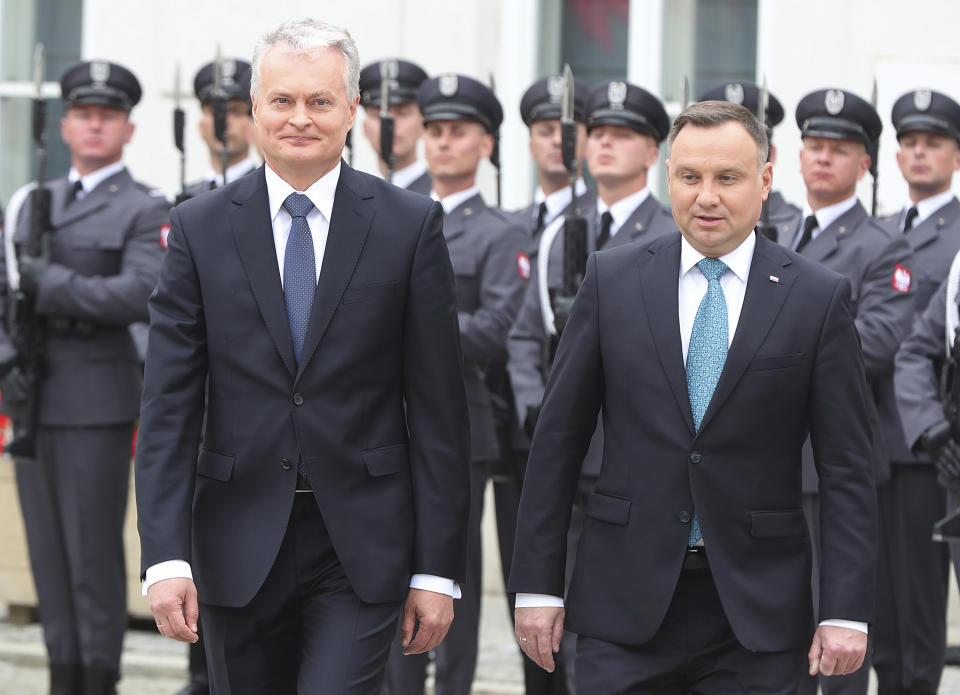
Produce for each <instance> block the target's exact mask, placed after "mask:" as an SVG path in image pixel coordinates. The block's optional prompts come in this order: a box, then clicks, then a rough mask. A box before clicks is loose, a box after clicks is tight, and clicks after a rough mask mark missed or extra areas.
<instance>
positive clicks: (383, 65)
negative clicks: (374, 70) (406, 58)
mask: <svg viewBox="0 0 960 695" xmlns="http://www.w3.org/2000/svg"><path fill="white" fill-rule="evenodd" d="M399 74H400V63H398V62H397V61H396V60H381V61H380V77H381V79H387V80H395V79H397V76H398V75H399Z"/></svg>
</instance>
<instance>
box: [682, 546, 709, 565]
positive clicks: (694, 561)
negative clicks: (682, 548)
mask: <svg viewBox="0 0 960 695" xmlns="http://www.w3.org/2000/svg"><path fill="white" fill-rule="evenodd" d="M709 566H710V563H709V562H708V561H707V551H706V549H705V548H704V547H703V546H702V545H694V546H690V547H688V548H687V552H686V553H685V554H684V556H683V569H684V570H685V571H688V570H705V569H707V568H708V567H709Z"/></svg>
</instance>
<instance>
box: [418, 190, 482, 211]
mask: <svg viewBox="0 0 960 695" xmlns="http://www.w3.org/2000/svg"><path fill="white" fill-rule="evenodd" d="M475 195H480V189H479V188H477V187H476V186H470V188H467V189H466V190H463V191H457V192H456V193H451V194H450V195H448V196H447V197H446V198H440V197H438V196H437V192H436V191H430V197H431V198H433V199H434V200H436V201H438V202H439V203H440V205H441V206H443V214H444V215H449V214H450V213H451V212H453V211H454V210H456V209H457V208H458V207H460V206H461V205H462V204H463V203H465V202H467V201H468V200H470V199H471V198H472V197H473V196H475Z"/></svg>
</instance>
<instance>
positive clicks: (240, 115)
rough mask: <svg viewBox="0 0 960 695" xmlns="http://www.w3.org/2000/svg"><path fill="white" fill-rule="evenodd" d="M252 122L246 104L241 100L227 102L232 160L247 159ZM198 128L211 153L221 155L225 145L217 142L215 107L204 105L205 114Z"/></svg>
mask: <svg viewBox="0 0 960 695" xmlns="http://www.w3.org/2000/svg"><path fill="white" fill-rule="evenodd" d="M251 122H252V119H251V116H250V112H249V111H248V110H247V105H246V103H244V102H242V101H239V100H234V101H229V102H227V152H228V154H229V156H230V158H231V159H233V158H235V157H241V156H243V157H245V156H246V155H247V152H248V151H249V150H250V135H251V132H250V124H251ZM197 128H198V129H199V131H200V137H202V138H203V141H204V142H205V143H206V144H207V147H208V148H209V149H210V151H211V152H213V153H215V154H217V155H219V154H220V148H221V147H223V145H222V143H221V142H220V141H219V140H217V135H216V130H215V128H214V123H213V107H212V106H211V105H210V104H204V105H203V113H202V115H201V117H200V122H199V123H197Z"/></svg>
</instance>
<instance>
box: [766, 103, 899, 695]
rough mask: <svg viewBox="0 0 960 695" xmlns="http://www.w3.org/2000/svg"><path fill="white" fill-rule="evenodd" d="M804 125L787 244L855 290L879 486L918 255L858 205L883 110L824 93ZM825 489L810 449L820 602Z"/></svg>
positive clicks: (806, 458)
mask: <svg viewBox="0 0 960 695" xmlns="http://www.w3.org/2000/svg"><path fill="white" fill-rule="evenodd" d="M796 119H797V126H798V127H799V128H800V135H801V138H802V139H803V146H802V148H801V150H800V172H801V174H802V176H803V179H804V183H805V184H806V188H807V201H806V205H805V207H804V210H803V212H802V214H801V215H797V216H795V217H794V219H793V221H792V223H791V224H790V231H789V233H788V234H785V235H781V236H780V243H782V244H784V245H785V246H787V247H788V248H791V249H793V250H795V251H797V252H798V253H801V254H803V255H804V256H808V257H810V258H812V259H814V260H816V261H818V262H820V263H822V264H823V265H825V266H826V267H828V268H830V269H831V270H834V271H836V272H838V273H840V274H841V275H845V276H846V277H847V278H848V279H849V280H850V283H851V285H852V287H853V296H854V297H855V298H856V304H855V306H856V315H855V320H856V326H857V330H858V331H859V334H860V342H861V345H862V348H863V359H864V365H865V367H866V373H867V382H868V383H869V384H870V386H871V389H872V392H873V394H874V397H875V399H876V401H875V402H871V403H870V406H871V412H870V415H871V419H872V420H873V422H872V423H871V424H872V429H873V442H872V447H873V448H872V452H871V458H872V463H873V466H874V478H875V482H876V483H877V484H878V485H879V484H880V483H882V482H884V481H886V480H887V479H888V478H889V477H890V462H889V449H890V447H889V446H888V443H887V441H886V439H887V436H886V434H885V431H886V430H888V429H889V427H890V425H891V423H889V422H886V421H885V420H886V419H888V418H889V416H890V414H892V413H894V410H893V408H895V404H894V396H893V391H892V389H893V359H894V356H895V355H896V353H897V348H898V347H899V346H900V341H901V340H903V338H904V337H905V336H906V334H907V332H908V331H909V330H910V324H911V322H912V320H913V305H914V298H913V296H912V290H913V282H912V269H913V252H912V250H911V249H910V244H908V243H907V241H906V240H905V239H904V238H903V235H902V234H891V233H890V232H888V231H887V230H886V229H885V228H884V227H883V226H881V225H880V223H879V222H877V221H876V220H874V219H872V218H871V217H870V215H869V214H868V213H867V211H866V209H864V207H863V205H862V204H861V203H860V201H859V200H858V199H857V195H856V188H857V182H858V181H860V180H861V179H862V178H863V176H864V175H865V174H866V173H867V171H868V170H870V167H871V163H872V162H871V155H870V154H869V153H870V152H872V151H875V149H874V148H875V146H876V143H877V141H878V139H879V137H880V131H881V129H882V128H883V124H882V123H881V122H880V117H879V116H878V115H877V112H876V110H875V109H874V108H873V107H872V106H871V105H870V104H868V103H867V102H866V101H864V100H863V99H861V98H860V97H858V96H856V95H855V94H852V93H850V92H847V91H843V90H839V89H821V90H818V91H816V92H812V93H810V94H807V95H806V96H805V97H804V98H803V99H802V100H801V101H800V103H799V104H798V106H797V111H796ZM818 489H819V488H818V480H817V474H816V470H815V468H814V464H813V450H812V448H811V446H810V443H809V441H808V443H807V444H806V445H805V446H804V450H803V491H804V496H803V502H804V512H805V515H806V519H807V525H808V530H809V533H810V540H811V545H812V548H813V573H812V575H813V576H812V580H813V595H814V597H817V596H819V595H820V592H819V559H820V539H821V529H820V524H819V519H820V511H819V509H820V499H819V494H818V492H817V491H818ZM824 533H825V534H829V529H825V530H824ZM814 610H815V612H818V610H819V608H818V607H817V606H814ZM837 617H839V618H842V617H843V616H837ZM878 620H879V619H878ZM868 660H869V652H868ZM868 677H869V672H868V668H862V669H860V670H859V671H857V672H856V673H854V674H851V675H850V676H841V677H832V678H825V679H820V686H821V689H822V690H823V692H824V693H829V694H831V695H834V694H835V693H866V692H867V684H868ZM816 687H817V682H816V679H815V678H810V679H806V680H805V682H803V683H801V685H800V692H801V693H803V692H810V693H813V692H815V691H816Z"/></svg>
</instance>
